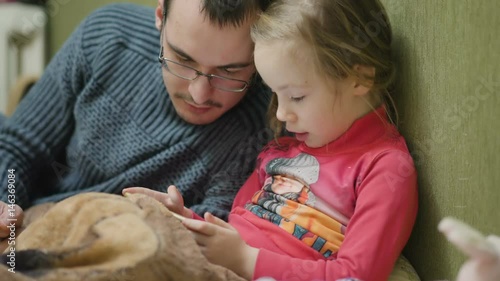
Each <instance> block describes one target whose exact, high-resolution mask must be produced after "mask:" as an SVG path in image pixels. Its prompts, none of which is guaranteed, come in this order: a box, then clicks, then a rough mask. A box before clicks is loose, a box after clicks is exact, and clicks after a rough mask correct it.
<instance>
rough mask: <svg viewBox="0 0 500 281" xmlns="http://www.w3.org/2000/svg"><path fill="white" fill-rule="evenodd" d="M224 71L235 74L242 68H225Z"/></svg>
mask: <svg viewBox="0 0 500 281" xmlns="http://www.w3.org/2000/svg"><path fill="white" fill-rule="evenodd" d="M222 71H223V72H224V73H226V74H235V73H237V72H238V71H240V68H223V69H222Z"/></svg>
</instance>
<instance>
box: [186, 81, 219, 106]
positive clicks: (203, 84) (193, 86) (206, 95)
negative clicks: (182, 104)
mask: <svg viewBox="0 0 500 281" xmlns="http://www.w3.org/2000/svg"><path fill="white" fill-rule="evenodd" d="M208 79H209V78H208V77H206V76H203V75H200V76H198V78H196V79H195V80H193V81H191V82H190V83H189V88H188V90H189V93H190V94H191V97H192V98H193V101H194V102H195V103H196V104H204V103H205V102H206V101H208V100H209V99H210V97H211V95H212V92H213V90H214V89H213V88H212V86H211V85H210V82H209V81H208Z"/></svg>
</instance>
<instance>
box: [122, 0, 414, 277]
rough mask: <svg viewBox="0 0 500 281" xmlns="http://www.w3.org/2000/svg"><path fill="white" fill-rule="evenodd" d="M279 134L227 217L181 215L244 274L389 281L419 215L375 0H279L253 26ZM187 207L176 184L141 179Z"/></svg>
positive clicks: (220, 260) (211, 249)
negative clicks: (392, 111)
mask: <svg viewBox="0 0 500 281" xmlns="http://www.w3.org/2000/svg"><path fill="white" fill-rule="evenodd" d="M252 37H253V39H254V41H255V64H256V67H257V69H258V71H259V73H260V75H261V76H262V78H263V79H264V81H265V82H266V83H267V84H268V85H269V87H270V88H271V89H272V90H273V91H274V92H275V95H274V99H273V101H272V104H271V107H270V110H271V115H272V117H273V120H271V121H272V122H271V124H274V127H275V129H276V132H277V133H278V134H279V133H281V132H282V129H286V131H287V132H288V133H290V134H293V135H294V136H293V137H281V138H278V139H277V140H276V141H273V142H271V143H270V144H269V145H268V146H267V147H266V148H265V149H264V150H263V151H262V153H261V154H260V156H259V158H258V163H257V168H256V169H255V171H254V173H253V174H252V175H251V177H250V178H249V179H248V181H247V182H246V183H245V185H244V186H243V187H242V188H241V189H240V191H239V193H238V195H237V196H236V199H235V200H234V203H233V208H232V212H231V214H230V216H229V223H225V222H223V221H222V220H220V219H217V218H215V217H214V216H212V215H210V214H205V216H204V217H205V221H203V220H195V219H184V220H183V224H184V225H185V226H186V227H187V228H188V229H190V230H191V231H192V232H193V233H194V237H195V240H196V241H197V243H198V245H200V247H201V249H202V252H203V253H204V255H205V256H206V257H207V258H208V260H209V261H211V262H212V263H216V264H219V265H222V266H225V267H228V268H229V269H231V270H233V271H235V272H236V273H238V274H239V275H241V276H243V277H245V278H246V279H256V278H259V277H263V276H269V277H273V278H275V279H277V280H338V279H343V278H356V279H359V280H364V281H382V280H387V278H388V276H389V274H390V273H391V270H392V269H393V266H394V263H395V262H396V260H397V258H398V256H399V255H400V253H401V251H402V249H403V247H404V246H405V244H406V242H407V240H408V238H409V236H410V232H411V230H412V227H413V224H414V222H415V218H416V214H417V184H416V173H415V169H414V165H413V161H412V159H411V156H410V154H409V152H408V149H407V147H406V144H405V140H404V139H403V137H402V136H401V135H400V134H399V133H398V131H397V129H396V127H395V126H394V125H393V124H392V122H391V121H390V118H389V117H388V116H389V113H388V107H389V106H390V105H391V103H390V102H386V101H388V100H390V99H388V96H387V95H386V94H387V87H388V86H389V85H390V83H391V81H392V78H393V72H394V69H393V63H392V62H391V54H390V44H391V30H390V25H389V22H388V20H387V16H386V13H385V11H384V8H383V7H382V5H381V4H380V2H379V1H377V0H366V1H352V0H282V1H276V2H275V3H274V4H272V5H271V7H270V8H269V9H268V11H266V13H265V14H262V15H261V17H260V19H259V20H258V21H257V23H256V24H255V26H254V27H253V29H252ZM125 191H127V192H142V193H146V194H152V195H153V196H155V197H156V198H158V199H159V200H160V201H162V202H164V204H165V205H166V206H167V207H169V209H171V210H173V211H175V212H177V213H180V214H182V215H184V216H188V217H191V218H196V217H197V216H196V215H195V214H193V213H192V212H191V211H189V210H188V209H186V208H183V207H182V206H183V205H182V197H181V196H180V194H179V193H178V191H177V190H176V189H175V188H174V187H172V186H171V187H170V188H169V194H168V195H167V194H158V193H150V192H148V191H147V190H144V189H140V190H138V189H127V190H125Z"/></svg>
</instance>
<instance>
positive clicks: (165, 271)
mask: <svg viewBox="0 0 500 281" xmlns="http://www.w3.org/2000/svg"><path fill="white" fill-rule="evenodd" d="M46 209H47V208H46ZM35 210H36V209H35ZM39 211H40V210H38V212H37V213H35V214H34V215H35V216H36V215H38V216H39V218H37V219H35V220H34V222H33V223H31V224H30V225H29V226H28V227H27V228H26V229H25V230H24V231H23V232H22V233H21V234H20V235H19V236H18V237H17V238H16V240H15V242H16V244H15V248H16V249H15V252H14V253H15V258H14V263H12V260H13V259H12V252H10V251H9V249H7V250H6V251H5V252H4V254H3V256H2V262H1V264H0V277H1V280H9V281H11V280H12V281H32V280H40V281H64V280H67V281H76V280H89V281H94V280H95V281H97V280H102V281H114V280H117V281H118V280H125V281H133V280H140V281H156V280H158V281H160V280H176V281H182V280H186V281H196V280H200V281H201V280H204V281H206V280H243V279H242V278H240V277H239V276H237V275H236V274H235V273H233V272H231V271H229V270H227V269H225V268H223V267H220V266H218V265H214V264H211V263H209V262H208V261H207V260H206V259H205V257H204V256H203V255H202V253H201V251H200V250H199V248H198V246H197V245H196V243H195V241H194V240H193V238H192V235H191V233H190V232H189V231H188V230H187V229H185V228H184V227H183V226H182V224H181V223H180V222H179V221H178V220H177V219H176V218H174V217H173V216H172V213H170V212H169V211H168V210H167V209H166V208H165V207H164V206H163V205H162V204H161V203H159V202H157V201H156V200H154V199H152V198H150V197H147V196H144V195H139V194H131V195H130V196H129V197H127V198H125V197H122V196H118V195H111V194H104V193H84V194H80V195H76V196H74V197H71V198H68V199H66V200H64V201H61V202H59V203H57V204H55V205H54V206H53V207H51V208H50V209H48V210H47V211H46V213H45V214H43V215H41V213H40V212H39ZM31 215H33V212H31V211H30V210H29V211H28V212H27V220H29V218H30V216H31ZM9 254H10V256H8V255H9ZM9 269H10V270H11V271H12V270H14V271H15V272H16V273H11V272H9Z"/></svg>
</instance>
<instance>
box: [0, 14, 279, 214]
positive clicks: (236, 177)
mask: <svg viewBox="0 0 500 281" xmlns="http://www.w3.org/2000/svg"><path fill="white" fill-rule="evenodd" d="M159 42H160V39H159V32H158V30H157V29H156V28H155V26H154V11H153V9H151V8H145V7H140V6H136V5H131V4H115V5H110V6H107V7H105V8H102V9H100V10H98V11H96V12H94V13H93V14H92V15H91V16H89V17H88V18H87V19H86V20H85V21H84V22H83V23H82V24H81V25H80V27H79V28H78V29H77V30H76V31H75V32H74V33H73V35H72V36H71V37H70V38H69V40H68V41H67V42H66V43H65V45H64V46H63V47H62V49H61V50H60V51H59V52H58V54H57V55H56V56H55V57H54V59H53V60H52V61H51V63H50V64H49V65H48V67H47V69H46V71H45V73H44V75H43V76H42V78H41V79H40V81H39V82H38V83H37V84H36V85H35V86H33V88H32V89H31V90H30V92H29V93H28V95H27V96H26V97H25V98H24V99H23V101H22V102H21V104H20V105H19V107H18V109H17V110H16V112H15V113H14V115H13V116H12V117H11V118H9V119H8V120H7V121H6V122H5V123H4V124H3V125H1V127H0V195H1V199H0V200H2V201H4V202H7V195H8V189H7V182H8V172H7V170H8V169H14V170H15V171H14V175H15V183H14V186H15V200H16V203H17V204H19V205H21V207H23V208H26V207H29V206H31V205H33V204H38V203H43V202H48V201H58V200H61V199H64V198H66V197H68V196H71V195H74V194H77V193H81V192H89V191H99V192H107V193H120V192H121V190H122V189H123V188H125V187H130V186H145V187H149V188H151V189H155V190H160V191H165V190H166V188H167V187H168V185H170V184H174V185H176V186H177V187H178V188H179V189H180V191H181V192H182V194H183V196H184V200H185V204H186V206H188V207H191V208H192V209H193V210H194V211H195V212H196V213H198V214H200V215H202V214H203V213H204V212H206V211H210V212H212V213H214V214H215V215H217V216H219V217H222V218H226V216H227V214H228V211H229V209H230V207H231V204H232V200H233V198H234V196H235V194H236V192H237V191H238V189H239V187H240V186H241V185H242V184H243V183H244V181H245V180H246V178H247V176H248V175H249V174H250V172H251V170H252V169H253V168H254V159H255V158H256V156H257V154H258V152H259V151H260V148H261V146H262V145H263V144H265V143H266V142H267V141H268V140H269V138H270V136H271V134H270V133H269V131H268V130H265V129H264V127H265V110H266V107H267V103H268V100H269V96H270V94H269V90H268V89H266V88H265V87H264V86H262V83H261V82H257V83H256V84H254V85H253V86H252V87H251V88H250V90H249V91H248V93H247V95H246V96H245V98H244V99H243V100H242V102H241V103H240V104H239V105H237V106H236V107H235V108H233V109H231V110H230V111H228V112H227V113H226V114H225V115H223V116H222V117H221V118H219V119H218V120H217V121H216V122H214V123H212V124H209V125H205V126H196V125H190V124H188V123H186V122H184V121H183V120H182V119H180V118H179V117H178V116H177V114H176V112H175V110H174V108H173V106H172V103H171V101H170V99H169V95H168V93H167V92H166V89H165V86H164V84H163V80H162V73H161V66H160V64H159V63H158V60H157V56H158V50H159ZM228 94H231V93H228ZM11 182H12V181H11ZM11 187H12V186H11ZM11 191H12V189H11Z"/></svg>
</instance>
